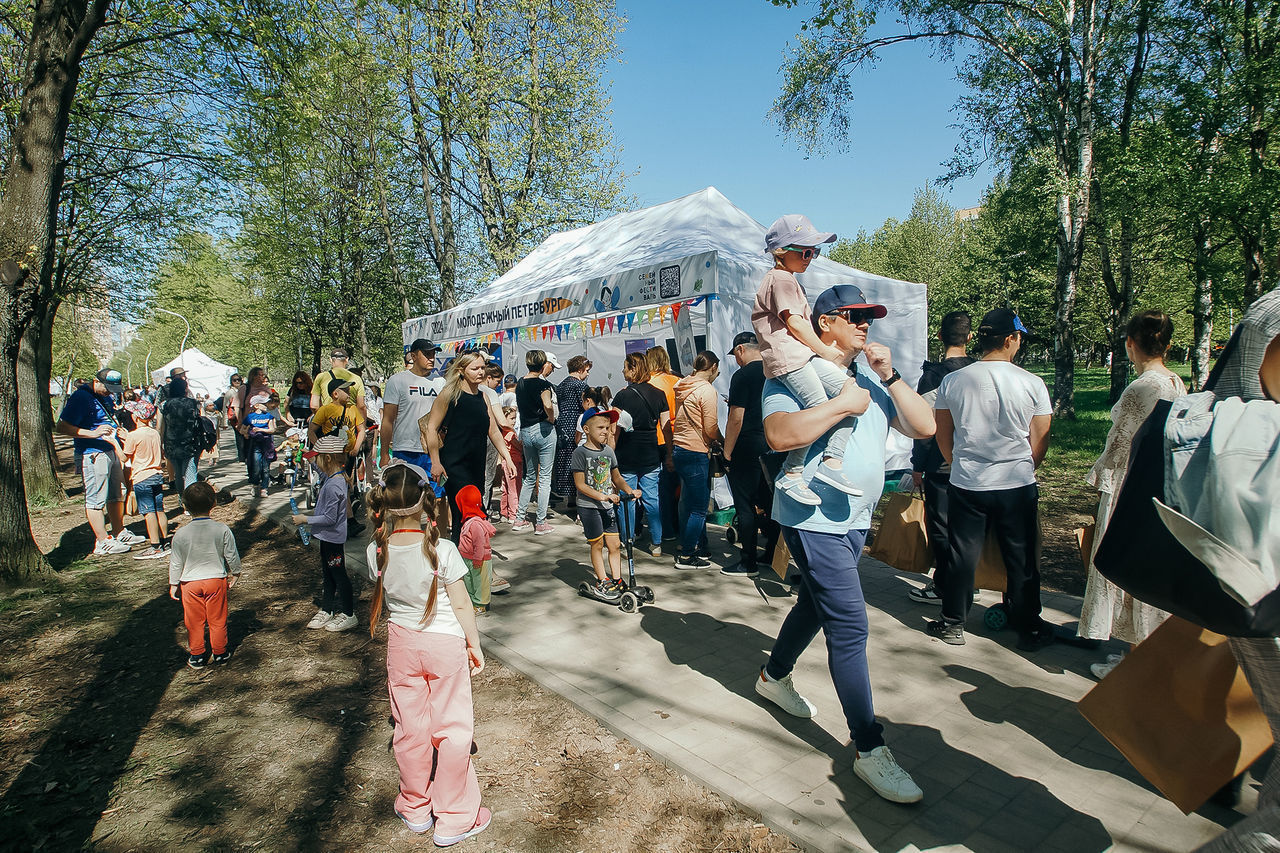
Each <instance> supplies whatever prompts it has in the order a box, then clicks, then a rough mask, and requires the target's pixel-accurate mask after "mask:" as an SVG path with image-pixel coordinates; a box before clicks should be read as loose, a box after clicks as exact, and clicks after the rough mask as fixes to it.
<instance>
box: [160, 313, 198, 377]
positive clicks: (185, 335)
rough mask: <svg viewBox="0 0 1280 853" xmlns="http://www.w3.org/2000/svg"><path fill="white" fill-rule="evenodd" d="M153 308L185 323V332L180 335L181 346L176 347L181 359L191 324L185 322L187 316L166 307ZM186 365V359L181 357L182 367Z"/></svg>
mask: <svg viewBox="0 0 1280 853" xmlns="http://www.w3.org/2000/svg"><path fill="white" fill-rule="evenodd" d="M155 310H157V311H159V312H160V313H161V314H171V315H173V316H174V317H177V318H178V319H179V320H181V321H182V322H184V323H186V324H187V331H186V334H184V335H183V336H182V346H180V347H178V358H180V359H181V358H182V354H183V353H184V352H186V351H187V338H188V337H190V336H191V324H190V323H187V318H186V317H183V316H182V315H181V314H179V313H178V312H177V311H170V310H169V309H168V308H156V309H155ZM186 366H187V364H186V360H185V359H183V361H182V367H183V368H186Z"/></svg>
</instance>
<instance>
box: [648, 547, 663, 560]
mask: <svg viewBox="0 0 1280 853" xmlns="http://www.w3.org/2000/svg"><path fill="white" fill-rule="evenodd" d="M649 556H650V557H661V556H662V546H661V545H651V546H650V547H649Z"/></svg>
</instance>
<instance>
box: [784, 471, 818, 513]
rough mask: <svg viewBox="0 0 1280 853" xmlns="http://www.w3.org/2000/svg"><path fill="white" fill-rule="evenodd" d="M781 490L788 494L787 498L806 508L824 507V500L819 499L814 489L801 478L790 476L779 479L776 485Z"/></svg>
mask: <svg viewBox="0 0 1280 853" xmlns="http://www.w3.org/2000/svg"><path fill="white" fill-rule="evenodd" d="M775 485H776V486H777V487H778V488H779V489H782V491H784V492H786V493H787V496H788V497H789V498H791V499H792V500H793V501H795V502H796V503H799V504H804V505H805V506H822V498H820V497H818V496H817V495H816V494H815V493H814V491H813V489H811V488H809V487H808V486H806V485H805V484H804V480H803V479H801V478H800V477H793V476H791V475H790V474H787V475H785V476H782V477H779V478H778V481H777V483H776V484H775Z"/></svg>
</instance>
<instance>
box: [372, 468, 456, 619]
mask: <svg viewBox="0 0 1280 853" xmlns="http://www.w3.org/2000/svg"><path fill="white" fill-rule="evenodd" d="M420 479H421V477H420V476H419V473H418V472H417V471H415V470H414V469H413V468H411V467H409V466H408V465H403V464H401V465H396V464H394V463H393V464H391V465H389V466H388V467H387V468H386V469H385V471H384V472H383V476H382V478H381V479H380V480H379V482H378V485H376V486H374V487H373V488H372V489H371V490H370V492H369V496H368V502H369V520H370V522H372V523H373V525H374V533H373V541H374V543H375V544H376V546H377V562H378V583H377V587H376V588H375V589H374V593H373V603H372V609H371V612H370V616H369V635H370V636H373V632H374V630H375V628H376V627H377V624H378V617H379V616H380V615H381V614H382V580H383V578H384V577H385V576H386V571H387V549H388V543H389V542H390V540H391V532H392V530H394V529H395V525H396V519H397V518H405V517H413V518H415V519H416V518H419V517H420V516H421V514H422V513H424V512H425V513H426V515H427V517H428V518H429V519H430V521H431V523H430V525H428V526H426V527H424V528H423V530H422V554H423V556H425V557H426V558H427V564H428V565H430V566H431V568H432V577H431V592H430V594H429V595H428V596H427V607H426V612H425V613H423V615H422V622H421V623H420V624H422V625H426V624H428V623H429V622H430V621H431V619H432V617H433V616H435V611H436V596H437V592H438V589H439V584H440V572H439V568H440V562H439V557H438V555H437V553H436V545H437V544H438V543H439V541H440V528H439V527H438V526H437V520H438V519H437V516H438V514H439V512H440V509H441V507H440V503H441V502H439V501H437V500H436V496H435V493H434V492H433V491H432V490H431V488H430V487H429V486H428V485H427V484H425V483H422V482H420Z"/></svg>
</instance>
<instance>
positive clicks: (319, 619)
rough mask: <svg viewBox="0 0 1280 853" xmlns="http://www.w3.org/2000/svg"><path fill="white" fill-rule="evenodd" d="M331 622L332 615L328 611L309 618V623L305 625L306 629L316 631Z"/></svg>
mask: <svg viewBox="0 0 1280 853" xmlns="http://www.w3.org/2000/svg"><path fill="white" fill-rule="evenodd" d="M332 621H333V614H332V613H330V612H329V611H328V610H321V611H319V612H317V613H316V615H315V616H312V617H311V621H310V622H308V623H307V627H308V628H311V629H312V630H318V629H320V628H323V627H324V626H325V625H328V624H329V623H330V622H332Z"/></svg>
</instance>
